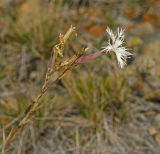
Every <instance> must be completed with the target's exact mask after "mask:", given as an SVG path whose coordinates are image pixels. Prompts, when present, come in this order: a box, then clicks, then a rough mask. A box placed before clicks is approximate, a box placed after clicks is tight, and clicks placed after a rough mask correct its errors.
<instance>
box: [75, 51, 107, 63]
mask: <svg viewBox="0 0 160 154" xmlns="http://www.w3.org/2000/svg"><path fill="white" fill-rule="evenodd" d="M107 52H108V51H107V50H106V49H103V50H100V51H97V52H94V53H92V54H90V55H87V56H84V57H81V58H79V59H77V60H76V61H75V64H80V63H84V62H86V61H89V60H92V59H94V58H97V57H99V56H102V55H103V54H105V53H107Z"/></svg>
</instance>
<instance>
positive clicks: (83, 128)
mask: <svg viewBox="0 0 160 154" xmlns="http://www.w3.org/2000/svg"><path fill="white" fill-rule="evenodd" d="M70 25H73V26H76V29H77V31H76V34H75V35H74V36H73V37H72V38H71V39H70V41H69V43H68V44H67V46H66V48H65V49H66V50H65V54H66V56H67V57H70V56H72V55H73V54H74V53H76V52H78V51H79V50H80V49H82V48H83V47H88V48H89V52H94V51H97V50H99V49H101V47H102V46H105V45H106V43H107V40H108V36H107V34H106V31H105V29H106V28H107V27H110V28H112V29H113V30H116V29H117V27H120V28H125V41H126V46H127V47H128V48H130V49H131V52H132V53H133V54H134V56H133V57H132V59H130V60H129V61H128V65H127V67H126V68H125V69H123V70H121V69H119V67H118V64H117V61H116V57H115V55H114V54H112V53H109V54H108V55H106V56H103V57H99V58H97V59H95V60H92V61H89V62H87V63H85V64H81V65H79V66H77V67H76V68H74V69H73V70H72V71H70V72H68V73H67V75H65V76H64V78H63V79H62V80H60V81H59V82H58V83H57V84H56V85H55V86H54V87H52V88H51V89H50V90H49V91H47V93H46V95H45V96H44V97H43V99H42V100H41V101H42V103H43V104H44V105H43V107H42V108H41V109H40V110H39V111H37V112H36V114H35V116H34V117H33V120H31V121H30V123H29V125H27V127H25V129H24V130H23V131H22V132H21V133H19V134H18V136H17V137H16V139H15V141H14V142H13V144H12V146H11V149H10V151H9V152H8V153H11V154H15V153H17V154H32V153H33V154H159V153H160V60H159V58H160V0H143V1H142V0H0V144H1V145H2V143H3V140H4V139H3V138H4V136H5V135H6V136H7V134H8V132H9V130H10V129H11V126H12V125H14V124H15V121H16V120H17V119H18V118H19V117H21V115H22V114H23V113H24V111H25V109H26V108H27V106H28V104H29V103H30V101H31V100H32V99H33V98H34V97H35V96H36V95H37V94H38V92H39V89H40V87H41V85H42V81H43V78H44V74H45V72H46V69H47V64H48V60H49V57H50V55H51V49H52V47H53V46H54V45H55V44H56V43H57V42H58V36H59V34H60V33H62V34H64V33H65V32H66V31H67V29H68V28H69V27H70ZM0 147H1V146H0Z"/></svg>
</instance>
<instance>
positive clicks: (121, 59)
mask: <svg viewBox="0 0 160 154" xmlns="http://www.w3.org/2000/svg"><path fill="white" fill-rule="evenodd" d="M106 31H107V33H108V34H109V36H110V39H109V41H108V45H107V46H105V47H104V49H106V50H107V51H114V52H115V54H116V57H117V61H118V64H119V66H120V68H124V66H125V65H126V61H127V58H129V57H130V56H131V55H133V54H132V53H130V52H128V49H127V48H126V47H124V46H123V43H124V30H123V29H119V28H118V29H117V34H116V35H115V34H114V33H113V32H112V30H111V29H110V28H109V27H108V28H107V29H106Z"/></svg>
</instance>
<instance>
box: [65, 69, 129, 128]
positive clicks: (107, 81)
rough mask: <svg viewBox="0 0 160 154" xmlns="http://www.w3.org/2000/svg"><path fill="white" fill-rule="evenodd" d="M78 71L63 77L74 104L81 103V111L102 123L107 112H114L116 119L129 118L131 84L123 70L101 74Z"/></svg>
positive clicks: (114, 118) (97, 122) (97, 124)
mask: <svg viewBox="0 0 160 154" xmlns="http://www.w3.org/2000/svg"><path fill="white" fill-rule="evenodd" d="M102 74H103V73H99V74H96V73H90V71H89V72H87V71H82V70H81V71H77V72H76V73H70V74H69V75H67V76H66V78H65V79H63V83H64V85H65V88H66V89H67V91H68V93H69V95H70V97H71V100H72V101H71V103H73V104H74V105H75V106H78V108H79V109H80V114H81V115H82V116H83V117H85V118H86V119H87V120H89V121H92V122H93V123H94V124H95V126H99V124H100V122H101V120H102V119H103V117H104V116H106V115H113V120H116V121H117V120H118V122H122V121H124V120H126V117H127V113H128V111H127V110H128V109H127V102H128V93H129V87H128V83H127V79H126V78H125V77H124V76H122V75H121V73H116V72H115V73H114V75H111V74H108V76H104V75H102Z"/></svg>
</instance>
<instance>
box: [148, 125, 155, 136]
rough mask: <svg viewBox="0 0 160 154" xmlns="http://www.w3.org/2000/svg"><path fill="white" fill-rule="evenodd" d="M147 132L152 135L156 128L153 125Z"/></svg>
mask: <svg viewBox="0 0 160 154" xmlns="http://www.w3.org/2000/svg"><path fill="white" fill-rule="evenodd" d="M148 133H149V135H151V136H153V135H155V134H156V133H157V130H156V129H155V128H154V127H149V128H148Z"/></svg>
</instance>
